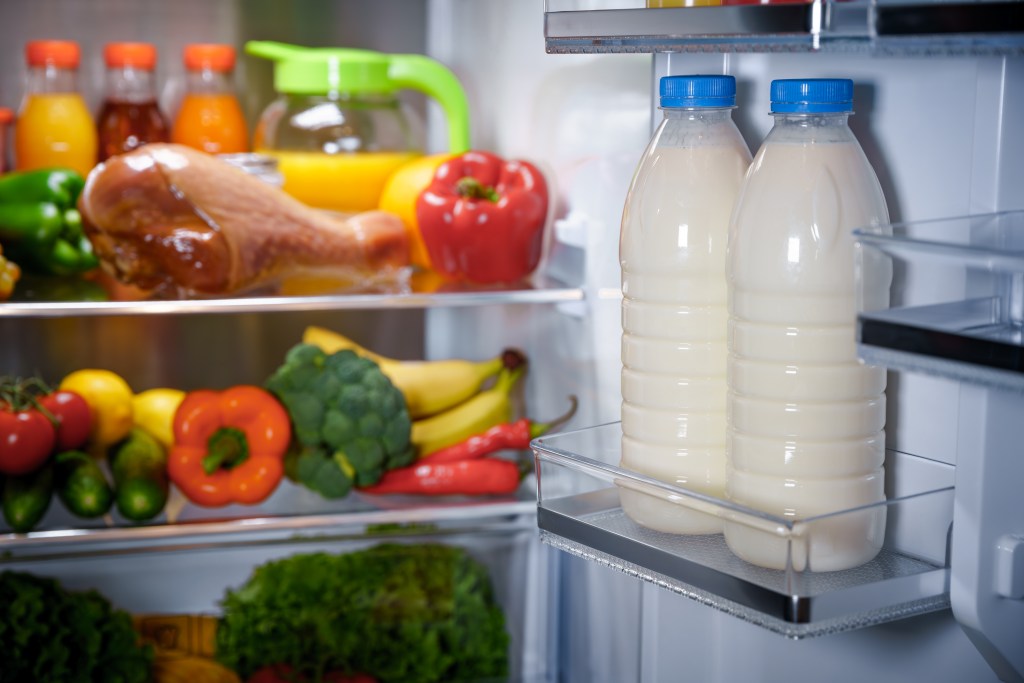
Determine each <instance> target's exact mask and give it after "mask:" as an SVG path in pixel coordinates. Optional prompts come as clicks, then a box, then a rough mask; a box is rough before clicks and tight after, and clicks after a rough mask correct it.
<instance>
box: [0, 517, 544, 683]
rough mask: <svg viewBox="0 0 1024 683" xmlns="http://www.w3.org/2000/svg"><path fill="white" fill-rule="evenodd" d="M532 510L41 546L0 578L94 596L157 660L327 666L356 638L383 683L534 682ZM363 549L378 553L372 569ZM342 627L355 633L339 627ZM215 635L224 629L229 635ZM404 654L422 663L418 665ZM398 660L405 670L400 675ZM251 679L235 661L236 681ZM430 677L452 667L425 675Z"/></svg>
mask: <svg viewBox="0 0 1024 683" xmlns="http://www.w3.org/2000/svg"><path fill="white" fill-rule="evenodd" d="M531 508H532V506H526V507H525V508H523V509H520V510H518V511H514V510H510V509H506V510H504V511H498V510H497V509H495V514H494V515H493V516H489V515H487V514H486V513H482V514H476V515H463V516H462V518H461V519H451V518H446V517H445V515H442V514H439V515H436V516H434V518H433V519H432V518H431V515H430V514H429V512H421V514H420V515H419V519H420V521H419V522H417V523H412V524H397V523H394V524H393V523H389V522H387V521H386V517H381V518H380V519H375V518H374V517H372V516H357V515H353V516H351V517H349V518H348V520H347V521H346V520H344V519H335V520H334V523H333V524H331V525H328V526H324V527H320V528H317V527H315V526H313V525H312V520H307V521H308V522H309V523H310V528H308V529H305V530H303V529H295V530H292V531H291V532H290V533H286V534H280V533H260V532H259V531H255V532H252V533H242V532H239V533H237V534H233V535H226V536H218V537H216V538H211V537H209V536H203V535H197V536H191V537H190V536H188V535H187V533H185V532H182V531H181V530H179V533H180V534H181V535H180V536H179V537H178V538H177V539H175V540H174V542H173V543H171V542H164V543H156V542H152V539H145V538H142V539H136V543H134V544H128V545H125V544H121V545H119V546H117V547H114V546H109V545H108V546H102V545H98V544H96V543H91V544H87V545H79V546H75V547H71V548H69V547H67V546H64V547H63V549H62V548H61V547H60V546H57V547H50V548H49V549H48V551H46V552H43V551H42V550H41V549H39V548H36V549H35V550H34V551H32V552H29V553H22V554H19V555H17V556H8V557H6V558H4V559H3V560H2V561H0V577H2V573H3V572H5V571H13V572H28V573H30V574H32V575H35V576H44V577H53V578H56V579H58V580H59V582H60V584H61V585H62V587H63V588H65V589H67V590H71V591H81V590H88V589H94V590H97V591H99V593H100V594H101V595H103V596H104V597H105V598H106V599H108V600H109V601H110V602H111V603H112V604H113V606H114V607H116V608H119V609H122V610H126V611H128V612H129V613H131V614H132V615H133V617H135V622H136V625H137V628H138V629H139V631H140V632H142V633H145V634H146V635H147V637H148V638H150V639H152V641H154V642H156V643H157V644H159V645H161V646H162V647H163V648H165V649H164V650H159V649H158V661H159V659H160V656H161V653H163V654H164V655H166V654H167V652H168V651H174V652H177V651H179V650H180V651H186V650H187V651H190V652H199V654H205V655H207V656H209V655H210V654H211V652H210V650H211V649H213V648H214V645H216V647H217V648H224V649H223V653H225V654H226V656H225V657H221V658H222V659H225V660H226V662H231V661H232V658H235V659H237V658H238V657H245V656H247V657H249V658H250V659H249V660H247V661H249V662H250V663H251V661H252V660H251V658H252V657H254V656H256V657H259V656H262V654H261V652H260V650H261V648H260V647H259V641H260V639H265V640H264V641H263V642H264V644H265V647H266V649H267V651H268V652H269V651H274V652H282V651H285V652H291V651H295V652H309V653H314V652H315V653H316V654H315V655H312V654H311V655H310V656H311V657H312V656H316V657H321V656H322V657H323V658H324V661H330V658H329V656H328V655H327V652H328V651H331V650H332V648H336V649H337V651H338V652H345V651H346V650H345V648H349V651H351V647H350V646H352V643H353V642H356V643H358V642H359V641H361V640H362V641H363V643H364V645H361V646H359V647H360V648H365V649H366V650H367V651H368V652H372V653H375V654H365V655H359V656H360V657H362V659H361V660H360V661H366V660H367V659H373V661H387V662H388V665H387V666H388V667H390V675H387V674H381V673H379V672H378V673H375V672H373V671H369V672H368V673H370V674H373V675H374V677H375V679H376V680H379V681H384V680H393V681H394V680H400V681H413V680H415V681H424V682H425V681H428V680H437V681H442V680H443V681H451V680H455V679H457V680H466V681H517V682H528V683H540V682H541V681H548V680H553V677H554V672H553V667H552V666H549V662H550V661H553V660H554V657H553V652H551V651H549V650H548V643H549V642H551V638H550V634H549V633H548V632H547V625H548V623H549V621H550V619H549V618H548V615H547V613H546V609H547V608H546V607H545V606H546V605H550V604H554V603H555V602H557V601H556V600H554V599H553V598H552V597H551V596H550V595H549V594H548V591H549V590H551V587H550V586H549V582H548V576H549V574H551V569H550V567H549V562H551V561H552V558H553V557H554V555H553V554H552V553H551V552H550V550H549V549H547V548H546V547H545V546H544V545H543V544H541V543H540V542H539V540H538V538H537V532H536V521H535V517H534V515H533V511H532V509H531ZM381 521H383V523H374V522H381ZM94 540H95V539H94ZM367 553H380V555H379V556H376V558H377V559H375V560H374V561H373V562H368V561H365V559H364V558H365V557H368V555H367ZM345 558H348V559H345ZM357 560H358V561H357ZM254 577H256V578H255V579H254ZM0 592H2V579H0ZM527 597H528V598H529V599H526V598H527ZM44 609H45V606H44ZM185 615H188V616H187V617H186V616H185ZM275 615H276V616H275ZM353 615H354V616H353ZM211 617H212V618H211ZM225 624H226V626H225ZM348 624H352V625H353V626H352V628H359V629H360V632H359V633H351V634H350V633H347V632H346V631H345V628H346V627H347V626H346V625H348ZM211 628H213V629H216V630H220V629H224V633H223V634H221V636H223V637H224V639H223V640H222V639H221V638H218V637H217V636H216V635H214V634H213V633H210V632H209V630H210V629H211ZM249 629H253V631H252V632H250V631H249ZM204 630H205V631H206V632H205V633H204ZM228 636H230V637H228ZM251 639H256V640H251ZM197 640H198V641H201V643H200V644H199V645H196V641H197ZM226 641H230V643H231V644H230V645H225V644H224V642H226ZM303 643H305V644H303ZM346 643H347V644H346ZM391 643H393V645H394V647H395V648H396V649H395V651H394V652H393V653H391V654H389V653H388V647H391ZM289 646H290V647H289ZM196 648H198V649H196ZM203 650H205V652H204V651H203ZM413 657H416V658H423V659H424V660H425V661H426V660H428V659H429V661H426V663H421V665H419V666H417V665H416V664H415V663H414V662H411V661H410V660H411V659H412V658H413ZM337 659H338V657H337V656H335V661H337ZM402 662H405V663H406V664H408V665H409V666H411V667H412V668H410V669H408V670H407V672H406V673H402V674H396V673H395V671H396V667H399V666H400V665H401V666H404V664H402ZM445 662H447V664H446V663H445ZM292 664H293V665H295V662H292ZM502 670H504V671H505V672H506V673H504V674H502V673H500V672H501V671H502ZM251 671H252V667H251V666H249V667H248V669H247V668H246V667H240V673H241V674H242V677H241V680H243V681H244V680H246V677H247V676H248V675H249V674H250V673H251ZM438 671H447V673H445V674H443V675H440V674H439V675H430V674H428V672H435V673H436V672H438ZM473 671H475V672H476V673H467V672H473ZM157 680H160V679H157ZM261 680H262V679H261ZM304 680H312V679H304ZM323 680H338V679H334V678H330V677H328V678H325V679H323ZM341 680H348V679H341ZM357 680H362V679H357Z"/></svg>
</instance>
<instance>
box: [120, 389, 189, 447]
mask: <svg viewBox="0 0 1024 683" xmlns="http://www.w3.org/2000/svg"><path fill="white" fill-rule="evenodd" d="M183 400H185V392H184V391H180V390H178V389H147V390H146V391H143V392H142V393H141V394H136V395H135V398H133V399H132V412H133V413H134V419H135V426H136V427H139V428H141V429H143V430H145V431H146V432H148V433H149V434H150V435H151V436H152V437H153V438H155V439H156V440H157V441H159V442H160V443H161V445H163V447H164V448H170V447H171V446H173V445H174V413H175V412H176V411H177V410H178V406H180V405H181V402H182V401H183Z"/></svg>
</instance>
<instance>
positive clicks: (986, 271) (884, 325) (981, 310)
mask: <svg viewBox="0 0 1024 683" xmlns="http://www.w3.org/2000/svg"><path fill="white" fill-rule="evenodd" d="M892 228H893V229H892V235H877V234H869V233H862V232H859V231H854V236H855V238H856V240H857V243H858V260H857V271H856V272H857V278H858V285H859V287H860V290H861V291H862V292H864V291H866V289H867V288H868V287H869V285H870V284H871V283H873V282H875V281H877V279H878V278H880V277H883V278H884V277H888V273H889V272H890V271H891V273H892V283H893V284H892V287H891V289H890V297H889V300H888V301H882V302H877V301H876V302H870V301H867V300H866V299H867V298H866V297H863V296H862V303H861V306H860V308H861V310H860V312H859V316H858V326H857V341H858V345H859V350H860V355H861V357H862V358H864V359H865V360H866V361H868V362H870V363H874V364H878V365H886V366H888V367H893V368H902V369H909V370H918V371H922V372H927V373H929V374H936V375H940V376H945V377H949V378H952V379H958V380H969V381H972V382H980V383H983V384H989V385H992V386H1001V387H1004V388H1010V389H1016V390H1019V389H1024V211H1014V212H1003V213H992V214H982V215H976V216H967V217H961V218H949V219H943V220H934V221H922V222H914V223H900V224H895V225H893V226H892Z"/></svg>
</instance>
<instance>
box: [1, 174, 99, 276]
mask: <svg viewBox="0 0 1024 683" xmlns="http://www.w3.org/2000/svg"><path fill="white" fill-rule="evenodd" d="M84 186H85V179H84V178H82V176H81V175H79V174H78V173H75V172H74V171H69V170H65V169H60V168H55V169H44V170H38V171H21V172H15V173H8V174H7V175H5V176H3V177H0V244H2V245H3V246H4V247H5V248H7V250H8V253H9V255H10V257H11V259H12V260H13V261H15V262H18V263H20V264H21V265H23V266H24V267H26V269H30V270H33V271H35V272H39V273H44V274H50V275H74V274H77V273H83V272H86V271H88V270H92V269H93V268H95V267H96V266H98V265H99V260H98V259H97V258H96V254H95V253H94V252H93V249H92V243H91V242H89V240H88V238H87V237H85V235H84V233H83V232H82V216H81V214H80V213H79V212H78V210H77V209H76V208H75V204H76V202H77V201H78V195H79V194H81V192H82V188H83V187H84Z"/></svg>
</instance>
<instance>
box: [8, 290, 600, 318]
mask: <svg viewBox="0 0 1024 683" xmlns="http://www.w3.org/2000/svg"><path fill="white" fill-rule="evenodd" d="M582 299H583V291H582V290H581V289H579V288H573V287H542V288H537V289H516V290H494V291H486V290H483V291H462V292H445V293H437V294H415V293H413V294H349V295H337V296H295V297H285V296H276V297H271V296H268V297H251V298H234V299H204V300H200V299H186V300H175V301H102V302H18V301H9V302H6V303H2V304H0V317H32V318H58V317H69V316H109V315H174V314H203V313H219V314H224V313H268V312H282V311H328V310H352V309H371V310H378V309H384V308H393V309H399V308H406V309H418V308H439V307H457V306H485V305H497V304H536V303H559V302H564V301H580V300H582Z"/></svg>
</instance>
